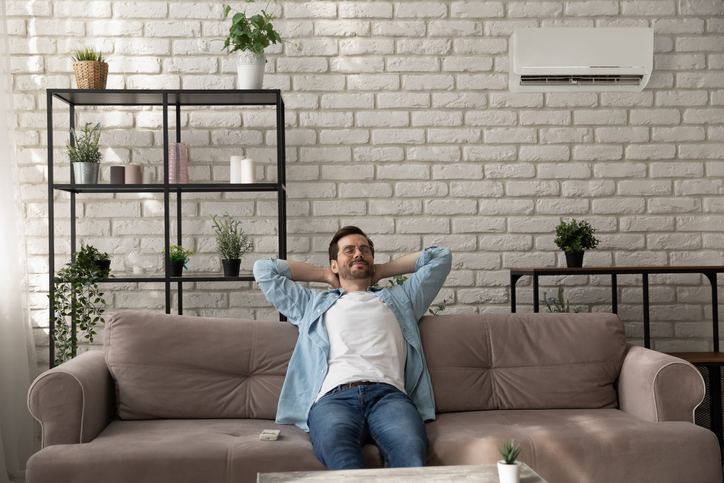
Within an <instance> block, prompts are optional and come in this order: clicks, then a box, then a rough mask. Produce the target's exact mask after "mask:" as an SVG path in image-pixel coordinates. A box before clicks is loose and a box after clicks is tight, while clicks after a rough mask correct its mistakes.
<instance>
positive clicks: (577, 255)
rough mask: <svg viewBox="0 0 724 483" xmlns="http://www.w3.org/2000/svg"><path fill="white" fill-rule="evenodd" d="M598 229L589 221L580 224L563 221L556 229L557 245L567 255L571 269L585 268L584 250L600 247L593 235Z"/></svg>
mask: <svg viewBox="0 0 724 483" xmlns="http://www.w3.org/2000/svg"><path fill="white" fill-rule="evenodd" d="M594 233H596V229H595V228H593V227H592V226H591V225H589V224H588V222H587V221H582V222H580V223H578V222H577V221H576V220H575V219H573V220H571V221H569V222H565V221H562V222H561V223H560V224H559V225H558V226H557V227H556V239H555V240H554V242H555V244H556V245H557V246H558V248H560V249H561V250H563V251H564V252H565V254H566V264H567V265H568V267H569V268H573V267H582V266H583V250H593V249H594V248H596V247H597V246H598V239H597V238H596V237H595V236H594V235H593V234H594Z"/></svg>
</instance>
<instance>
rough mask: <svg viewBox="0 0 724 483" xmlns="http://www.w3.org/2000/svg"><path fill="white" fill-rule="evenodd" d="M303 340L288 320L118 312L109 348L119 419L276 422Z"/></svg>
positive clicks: (109, 334)
mask: <svg viewBox="0 0 724 483" xmlns="http://www.w3.org/2000/svg"><path fill="white" fill-rule="evenodd" d="M297 335H298V332H297V329H296V327H294V326H293V325H291V324H289V323H286V322H256V321H248V320H238V319H218V318H202V317H189V316H180V315H166V314H152V313H148V312H124V313H118V314H115V315H114V316H113V317H111V319H110V320H109V321H108V322H107V323H106V328H105V333H104V340H103V346H104V347H103V348H104V351H105V356H106V363H107V364H108V368H109V370H110V372H111V375H112V376H113V379H114V380H115V382H116V404H117V406H118V415H119V416H120V417H121V418H122V419H124V420H133V419H155V418H261V419H272V420H273V419H274V418H275V416H276V408H277V402H278V401H279V394H280V392H281V388H282V384H283V382H284V376H285V374H286V371H287V364H288V362H289V358H290V357H291V355H292V351H293V350H294V344H295V343H296V340H297Z"/></svg>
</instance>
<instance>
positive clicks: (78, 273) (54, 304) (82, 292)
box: [48, 245, 111, 365]
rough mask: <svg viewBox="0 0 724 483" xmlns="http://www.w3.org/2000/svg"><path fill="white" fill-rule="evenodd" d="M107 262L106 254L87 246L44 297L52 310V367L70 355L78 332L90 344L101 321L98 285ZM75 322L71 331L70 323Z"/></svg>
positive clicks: (107, 264) (64, 269)
mask: <svg viewBox="0 0 724 483" xmlns="http://www.w3.org/2000/svg"><path fill="white" fill-rule="evenodd" d="M110 266H111V260H110V257H109V256H108V254H107V253H101V252H99V251H98V250H97V249H96V248H95V247H93V246H91V245H87V246H85V247H83V248H82V249H81V251H80V252H77V253H76V254H75V260H74V261H71V262H70V263H67V264H66V265H65V267H64V268H62V269H60V270H59V271H58V274H57V275H56V276H55V278H54V284H53V288H54V291H53V295H48V298H49V299H50V306H51V308H52V309H53V317H52V318H51V322H52V323H53V324H54V327H55V330H54V331H53V340H54V341H55V348H56V351H55V361H54V365H60V364H62V363H63V362H65V361H67V360H68V359H70V358H72V357H73V355H74V347H75V346H76V344H77V342H78V332H79V331H80V332H81V333H82V334H83V337H84V338H85V339H86V340H87V341H88V343H91V344H92V343H93V336H95V335H96V332H95V326H96V324H97V323H98V322H99V321H102V316H103V312H105V309H103V308H102V306H101V305H105V303H106V301H105V300H103V292H101V291H100V289H99V287H98V282H99V281H100V280H101V279H103V278H107V277H108V276H109V274H110ZM73 318H74V319H75V323H76V325H75V328H74V327H73V325H72V323H71V322H72V320H73Z"/></svg>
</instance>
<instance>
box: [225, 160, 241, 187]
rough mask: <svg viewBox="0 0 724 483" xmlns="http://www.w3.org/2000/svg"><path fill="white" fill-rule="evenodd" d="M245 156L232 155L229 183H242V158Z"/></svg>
mask: <svg viewBox="0 0 724 483" xmlns="http://www.w3.org/2000/svg"><path fill="white" fill-rule="evenodd" d="M242 159H244V156H232V157H231V160H230V161H229V162H230V165H229V168H230V171H229V183H232V184H237V183H241V160H242Z"/></svg>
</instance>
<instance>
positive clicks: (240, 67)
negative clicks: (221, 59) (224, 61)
mask: <svg viewBox="0 0 724 483" xmlns="http://www.w3.org/2000/svg"><path fill="white" fill-rule="evenodd" d="M265 64H266V58H265V57H264V54H255V53H254V52H250V51H248V50H237V51H236V71H237V72H238V73H239V89H261V88H262V85H263V84H264V65H265Z"/></svg>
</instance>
